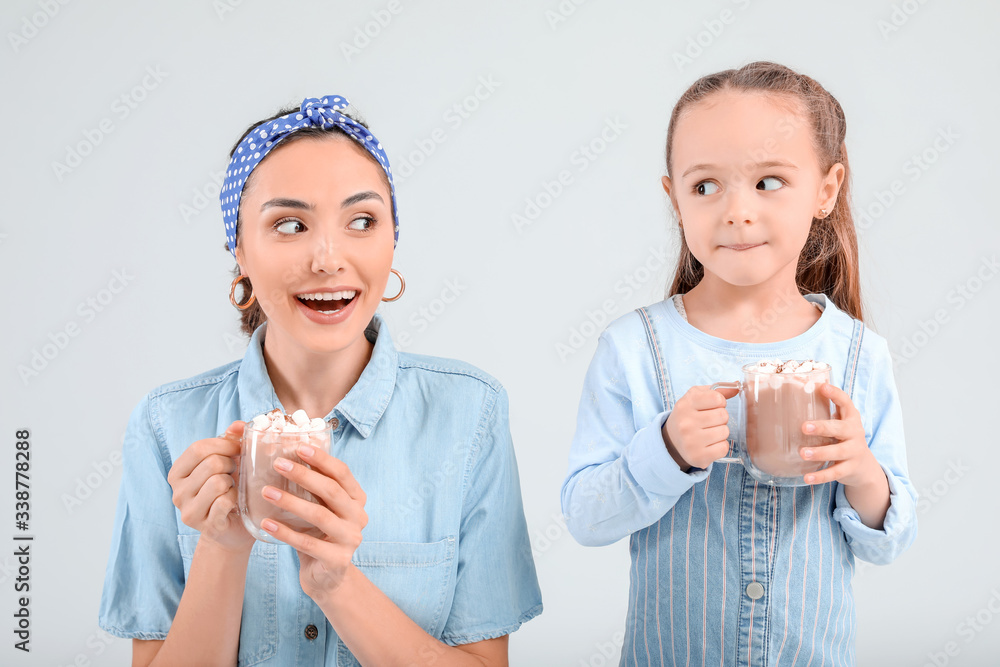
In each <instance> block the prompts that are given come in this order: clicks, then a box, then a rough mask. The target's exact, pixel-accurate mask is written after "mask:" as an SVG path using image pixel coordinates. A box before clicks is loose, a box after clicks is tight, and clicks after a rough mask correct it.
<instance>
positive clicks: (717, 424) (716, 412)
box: [661, 385, 739, 472]
mask: <svg viewBox="0 0 1000 667" xmlns="http://www.w3.org/2000/svg"><path fill="white" fill-rule="evenodd" d="M738 392H739V390H738V389H734V388H730V387H721V388H719V389H716V390H714V391H713V390H712V389H711V388H710V387H709V386H708V385H699V386H695V387H691V388H690V389H688V391H687V393H686V394H684V395H683V396H681V397H680V398H679V399H677V402H676V403H675V404H674V409H673V410H672V411H671V412H670V416H669V417H667V421H666V423H665V424H664V425H663V428H662V429H661V430H662V433H663V442H664V444H666V446H667V451H668V452H670V455H671V456H672V457H673V458H674V461H676V462H677V465H678V466H680V469H681V471H683V472H687V471H688V470H689V469H690V468H691V467H692V466H693V467H696V468H707V467H708V466H709V465H710V464H711V463H712V461H715V460H716V459H719V458H722V457H723V456H725V455H726V454H727V453H729V440H728V438H729V426H728V423H729V412H728V411H727V410H726V399H729V398H732V397H733V396H735V395H736V394H737V393H738Z"/></svg>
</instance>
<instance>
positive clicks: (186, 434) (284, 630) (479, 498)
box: [100, 315, 542, 667]
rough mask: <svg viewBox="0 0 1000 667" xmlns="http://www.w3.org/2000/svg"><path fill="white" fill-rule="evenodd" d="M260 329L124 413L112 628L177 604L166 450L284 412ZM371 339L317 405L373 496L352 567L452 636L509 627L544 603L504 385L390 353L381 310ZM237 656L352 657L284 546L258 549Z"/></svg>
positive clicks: (130, 629)
mask: <svg viewBox="0 0 1000 667" xmlns="http://www.w3.org/2000/svg"><path fill="white" fill-rule="evenodd" d="M265 335H266V324H265V325H262V326H261V327H259V328H258V329H257V330H256V331H255V332H254V334H253V337H252V338H251V340H250V344H249V347H248V348H247V351H246V355H245V356H244V358H243V360H242V361H236V362H233V363H231V364H228V365H226V366H222V367H221V368H217V369H215V370H212V371H209V372H207V373H203V374H201V375H198V376H195V377H192V378H189V379H187V380H182V381H180V382H174V383H171V384H167V385H164V386H162V387H159V388H157V389H154V390H153V391H151V392H150V393H149V394H148V395H147V396H146V397H145V398H143V399H142V401H140V403H139V405H138V406H137V407H136V408H135V410H134V411H133V413H132V416H131V419H130V420H129V424H128V429H127V431H126V434H125V444H124V450H123V455H124V469H123V473H122V485H121V490H120V493H119V498H118V507H117V512H116V517H115V528H114V536H113V538H112V543H111V554H110V557H109V560H108V567H107V572H106V575H105V582H104V593H103V596H102V599H101V609H100V626H101V627H102V628H104V629H105V630H106V631H108V632H110V633H111V634H113V635H116V636H118V637H132V638H138V639H164V638H165V637H166V635H167V631H168V630H169V629H170V624H171V622H172V620H173V617H174V614H175V612H176V611H177V605H178V602H179V600H180V597H181V593H182V592H183V590H184V582H185V581H186V579H187V576H188V572H189V570H190V567H191V558H192V556H193V554H194V550H195V545H196V544H197V542H198V536H199V534H198V533H197V532H196V531H194V530H192V529H191V528H188V527H187V526H186V525H184V523H183V522H182V521H181V518H180V513H179V511H178V510H177V509H176V508H175V507H174V505H173V504H172V501H171V489H170V486H169V484H168V483H167V473H168V472H169V470H170V467H171V465H172V463H173V461H175V460H176V459H177V457H178V456H180V454H181V453H182V452H183V451H184V450H185V449H187V447H189V446H190V445H191V443H193V442H195V441H196V440H200V439H203V438H208V437H214V436H216V435H217V434H219V433H222V432H223V431H224V430H225V429H226V427H227V426H229V424H230V423H232V422H233V421H236V420H240V419H242V420H244V421H249V420H250V419H252V418H253V417H254V416H255V415H258V414H261V413H263V412H268V411H270V410H272V409H274V408H280V409H282V410H284V406H282V405H281V404H280V403H279V401H278V398H277V396H276V395H275V393H274V388H273V386H272V385H271V381H270V379H269V377H268V375H267V370H266V367H265V365H264V359H263V353H262V350H261V344H262V342H263V340H264V336H265ZM365 335H366V336H367V337H368V339H369V340H370V341H372V342H373V343H374V349H373V352H372V356H371V359H370V361H369V362H368V365H367V366H366V367H365V369H364V372H363V373H362V374H361V377H360V378H359V379H358V381H357V383H356V384H355V385H354V387H352V388H351V390H350V391H349V392H348V394H347V395H346V396H345V397H344V399H343V400H342V401H340V403H339V404H338V405H337V407H336V408H334V410H333V411H332V412H331V413H330V414H329V415H327V416H326V418H327V419H332V418H336V419H337V422H338V425H337V427H336V428H335V430H334V432H333V443H332V445H331V453H332V454H333V455H334V456H336V457H338V458H340V459H342V460H343V461H344V462H345V463H347V465H348V467H349V468H350V470H351V472H352V473H353V474H354V477H355V478H356V479H357V480H358V482H359V483H360V485H361V487H362V488H363V489H364V490H365V493H366V494H367V498H368V500H367V504H366V506H365V510H366V512H367V513H368V516H369V522H368V526H367V527H366V528H365V529H364V531H363V533H362V536H363V541H362V543H361V545H360V546H359V547H358V549H357V551H356V552H355V554H354V559H353V560H354V563H355V564H356V565H357V566H358V568H359V569H360V570H361V571H362V572H363V573H364V574H365V575H366V576H367V577H368V578H369V579H370V580H371V581H372V582H373V583H374V584H375V585H376V586H378V588H379V589H381V590H382V592H383V593H385V594H386V595H387V596H388V597H389V598H390V599H392V600H393V602H395V603H396V604H397V605H398V606H399V607H400V609H402V610H403V612H405V613H406V614H407V616H409V617H410V618H411V619H413V620H414V621H415V622H416V623H417V624H419V625H420V626H421V627H422V628H423V629H424V630H425V631H427V632H428V633H429V634H431V635H432V636H434V637H436V638H438V639H440V640H441V641H443V642H445V643H447V644H451V645H455V644H465V643H471V642H476V641H480V640H485V639H491V638H494V637H499V636H502V635H506V634H509V633H511V632H513V631H514V630H517V628H518V627H519V626H520V625H521V624H522V623H524V622H525V621H527V620H529V619H531V618H533V617H534V616H536V615H538V614H539V613H541V611H542V602H541V594H540V592H539V589H538V583H537V579H536V575H535V567H534V562H533V560H532V555H531V547H530V545H529V542H528V534H527V527H526V525H525V519H524V511H523V509H522V505H521V492H520V482H519V479H518V472H517V463H516V461H515V457H514V449H513V445H512V443H511V438H510V431H509V426H508V415H507V405H508V403H507V394H506V391H505V390H504V389H503V387H502V386H501V385H500V383H499V382H498V381H497V380H496V379H494V378H492V377H490V376H489V375H487V374H486V373H483V372H482V371H480V370H479V369H477V368H475V367H473V366H471V365H468V364H464V363H462V362H458V361H453V360H449V359H440V358H435V357H426V356H420V355H414V354H405V353H399V352H397V351H396V349H395V347H394V346H393V344H392V340H391V338H390V337H389V332H388V328H387V327H385V325H384V323H383V320H382V319H381V317H380V316H378V315H376V316H375V318H374V319H373V320H372V322H371V324H370V325H369V327H368V329H367V331H366V332H365ZM310 626H313V628H314V629H315V631H316V637H315V639H309V638H308V637H307V632H306V629H307V628H309V627H310ZM308 634H313V631H312V629H310V632H309V633H308ZM238 664H239V665H241V666H248V665H257V664H264V665H295V666H298V667H302V666H307V665H357V664H358V662H357V660H356V659H355V658H354V656H353V655H351V653H350V652H349V651H348V650H347V648H346V646H345V645H344V643H343V642H342V641H341V640H340V639H339V638H338V637H337V634H336V632H335V630H334V629H333V628H332V627H331V626H330V624H329V622H327V620H326V618H325V616H324V615H323V612H322V610H320V608H319V607H318V606H317V605H316V604H315V603H314V602H313V601H312V599H311V598H309V597H308V596H307V595H306V594H305V593H304V592H303V591H302V588H301V586H300V585H299V561H298V556H297V554H296V552H295V550H294V549H292V548H291V547H290V546H287V545H274V544H267V543H264V542H256V543H255V544H254V547H253V551H252V552H251V555H250V563H249V568H248V571H247V579H246V592H245V597H244V602H243V617H242V625H241V627H240V646H239V663H238Z"/></svg>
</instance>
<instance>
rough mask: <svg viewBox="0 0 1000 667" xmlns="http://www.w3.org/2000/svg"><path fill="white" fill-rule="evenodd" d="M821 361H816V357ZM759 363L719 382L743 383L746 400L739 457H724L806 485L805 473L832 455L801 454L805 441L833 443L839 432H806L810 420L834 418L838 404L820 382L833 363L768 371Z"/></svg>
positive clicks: (765, 478) (767, 480)
mask: <svg viewBox="0 0 1000 667" xmlns="http://www.w3.org/2000/svg"><path fill="white" fill-rule="evenodd" d="M813 363H816V362H813ZM758 366H759V365H758V363H757V362H754V363H750V364H747V365H745V366H743V368H742V369H741V370H742V371H743V381H742V382H740V381H737V382H716V383H715V384H713V385H712V389H713V390H714V389H719V388H720V387H728V388H732V389H739V391H740V394H739V395H740V398H741V403H742V408H743V409H742V411H741V419H740V427H741V431H742V439H741V438H740V437H739V435H738V436H737V437H736V438H734V442H735V447H734V450H735V454H737V456H733V457H729V456H727V457H723V458H720V459H717V461H718V462H720V463H741V464H743V467H745V468H746V469H747V472H749V473H750V475H751V476H752V477H753V478H754V479H756V480H757V481H758V482H763V483H764V484H770V485H772V486H805V475H807V474H808V473H811V472H817V471H819V470H822V469H823V468H826V467H827V466H828V465H829V464H830V462H829V461H807V460H805V459H803V458H802V457H801V456H800V455H799V450H800V449H801V448H803V447H814V446H822V445H828V444H832V443H834V442H836V439H835V438H831V437H827V436H819V435H806V434H805V433H803V432H802V424H803V423H805V422H806V421H822V420H826V419H833V418H834V416H835V415H836V412H837V409H836V405H834V403H833V402H832V401H831V400H829V399H827V398H824V397H823V396H822V395H821V394H820V393H819V392H818V389H819V387H820V386H821V385H822V384H823V383H824V382H829V381H830V365H829V364H823V365H822V367H821V368H818V369H814V370H811V371H807V372H805V373H795V372H791V373H765V372H761V371H759V370H757V369H758Z"/></svg>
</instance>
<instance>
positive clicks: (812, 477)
mask: <svg viewBox="0 0 1000 667" xmlns="http://www.w3.org/2000/svg"><path fill="white" fill-rule="evenodd" d="M804 479H805V480H806V484H812V483H813V482H814V481H815V480H816V477H815V475H806V476H805V478H804Z"/></svg>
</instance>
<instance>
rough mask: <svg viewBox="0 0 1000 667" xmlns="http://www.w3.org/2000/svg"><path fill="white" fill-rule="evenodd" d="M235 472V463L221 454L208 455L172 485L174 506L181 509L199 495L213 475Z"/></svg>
mask: <svg viewBox="0 0 1000 667" xmlns="http://www.w3.org/2000/svg"><path fill="white" fill-rule="evenodd" d="M235 470H236V461H235V460H233V459H232V458H231V457H229V456H223V455H222V454H210V455H209V456H208V457H207V458H205V459H203V460H202V461H201V462H200V463H199V464H198V465H197V466H196V467H195V468H194V470H192V471H191V473H190V474H189V475H187V476H186V477H184V478H182V479H180V480H177V481H176V482H175V483H174V484H173V490H174V495H173V501H174V505H175V506H177V507H181V505H183V504H184V503H186V502H189V501H190V500H191V499H192V498H194V497H195V496H197V495H198V494H199V493H201V489H202V487H204V486H205V483H206V482H208V480H209V479H211V478H212V477H213V476H215V475H229V476H231V475H232V473H233V472H234V471H235Z"/></svg>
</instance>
